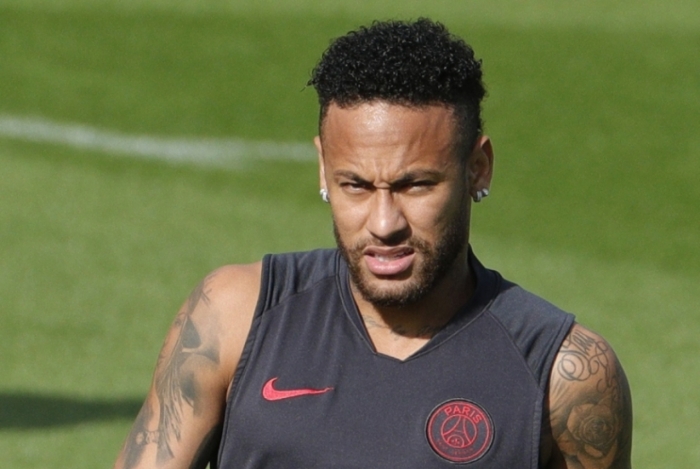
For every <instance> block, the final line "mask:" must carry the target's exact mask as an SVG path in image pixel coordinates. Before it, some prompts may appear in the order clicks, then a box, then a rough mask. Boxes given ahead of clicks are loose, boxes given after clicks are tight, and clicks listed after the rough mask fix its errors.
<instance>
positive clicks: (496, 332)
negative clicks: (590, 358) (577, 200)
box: [218, 250, 574, 469]
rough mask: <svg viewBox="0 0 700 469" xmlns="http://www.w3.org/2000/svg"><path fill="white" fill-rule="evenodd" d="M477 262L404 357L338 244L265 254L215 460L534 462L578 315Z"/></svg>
mask: <svg viewBox="0 0 700 469" xmlns="http://www.w3.org/2000/svg"><path fill="white" fill-rule="evenodd" d="M470 262H471V265H472V268H473V271H474V272H475V273H476V278H477V286H476V291H475V293H474V295H473V296H472V298H471V300H470V302H469V303H468V304H467V305H465V306H464V307H463V308H462V309H461V310H460V312H459V313H458V314H456V315H455V317H454V318H453V319H452V320H451V321H450V322H449V323H448V324H447V325H446V326H445V328H444V329H443V330H441V331H440V332H439V333H438V334H436V335H435V336H434V337H433V338H432V339H431V340H430V341H429V342H428V343H427V344H425V346H424V347H423V348H421V349H420V350H419V351H417V352H416V353H415V354H413V355H412V356H410V357H409V358H408V359H406V360H404V361H401V360H397V359H395V358H392V357H389V356H386V355H382V354H379V353H377V352H376V351H375V350H374V348H373V345H372V343H371V341H370V339H369V336H368V335H367V332H366V330H365V328H364V326H363V323H362V320H361V318H360V315H359V312H358V310H357V307H356V305H355V303H354V301H353V298H352V295H351V292H350V284H349V276H348V269H347V265H346V264H345V261H344V260H343V259H342V257H341V256H340V254H339V253H338V251H337V250H317V251H311V252H304V253H294V254H283V255H268V256H266V257H265V259H264V260H263V270H262V283H261V288H260V297H259V300H258V305H257V309H256V312H255V317H254V319H253V324H252V328H251V331H250V334H249V336H248V339H247V342H246V344H245V347H244V350H243V354H242V357H241V360H240V363H239V365H238V369H237V370H236V374H235V377H234V385H233V389H232V390H231V393H230V395H229V399H228V402H227V407H226V416H225V422H224V428H223V435H222V439H221V443H220V448H219V457H218V467H219V468H220V469H252V468H266V469H281V468H285V469H312V468H319V469H327V468H347V469H350V468H354V469H411V468H415V469H430V468H448V467H454V466H461V467H465V468H469V469H472V468H474V469H477V468H478V469H482V468H490V469H521V468H522V469H525V468H528V469H536V468H537V466H538V456H539V446H540V427H541V419H542V404H543V398H544V395H545V392H546V387H547V382H548V375H549V370H550V368H551V366H552V362H553V360H554V357H555V355H556V353H557V351H558V349H559V347H560V345H561V342H562V340H563V339H564V337H565V335H566V333H567V332H568V330H569V329H570V327H571V325H572V323H573V320H574V319H573V316H572V315H570V314H568V313H565V312H563V311H561V310H559V309H557V308H556V307H554V306H552V305H551V304H549V303H547V302H546V301H544V300H542V299H540V298H538V297H536V296H534V295H532V294H530V293H528V292H526V291H524V290H523V289H522V288H520V287H518V286H517V285H515V284H513V283H510V282H508V281H506V280H504V279H503V278H502V277H501V276H500V275H499V274H498V273H497V272H495V271H491V270H487V269H485V268H484V267H483V266H482V265H481V264H480V263H479V262H478V261H477V260H476V258H475V257H474V256H473V255H471V254H470Z"/></svg>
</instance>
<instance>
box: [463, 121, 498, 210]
mask: <svg viewBox="0 0 700 469" xmlns="http://www.w3.org/2000/svg"><path fill="white" fill-rule="evenodd" d="M467 174H468V176H467V177H468V178H469V180H468V181H467V182H468V184H469V191H470V194H471V195H472V197H475V196H476V193H477V191H480V190H483V189H486V190H489V189H490V187H491V177H492V176H493V145H492V144H491V139H490V138H489V137H488V136H487V135H480V136H479V137H478V138H477V139H476V142H475V143H474V147H473V148H472V153H471V155H469V162H468V172H467Z"/></svg>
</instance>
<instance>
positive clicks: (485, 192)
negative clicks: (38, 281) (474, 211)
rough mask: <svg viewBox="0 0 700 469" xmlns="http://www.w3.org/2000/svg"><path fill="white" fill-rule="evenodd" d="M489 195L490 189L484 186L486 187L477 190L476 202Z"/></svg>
mask: <svg viewBox="0 0 700 469" xmlns="http://www.w3.org/2000/svg"><path fill="white" fill-rule="evenodd" d="M488 195H489V190H488V189H486V188H484V189H479V190H478V191H476V196H475V197H474V202H477V203H478V202H481V201H482V200H483V199H484V198H485V197H488Z"/></svg>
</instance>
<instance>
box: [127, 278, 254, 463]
mask: <svg viewBox="0 0 700 469" xmlns="http://www.w3.org/2000/svg"><path fill="white" fill-rule="evenodd" d="M259 284H260V264H254V265H250V266H229V267H224V268H222V269H219V270H217V271H215V272H213V273H212V274H210V275H209V276H207V277H206V278H205V279H204V280H203V281H202V283H201V284H200V285H199V286H197V288H195V290H194V291H193V292H192V294H191V295H190V297H189V298H188V299H187V301H186V302H185V304H184V305H183V306H182V308H181V309H180V311H179V312H178V314H177V317H176V318H175V321H174V322H173V324H172V326H171V328H170V331H169V332H168V335H167V337H166V339H165V343H164V345H163V348H162V350H161V352H160V355H159V357H158V362H157V365H156V370H155V373H154V376H153V381H152V384H151V388H150V390H149V392H148V395H147V397H146V401H145V402H144V404H143V407H142V408H141V411H140V412H139V414H138V416H137V418H136V421H135V422H134V425H133V427H132V429H131V432H130V433H129V436H128V437H127V439H126V442H125V443H124V446H123V448H122V450H121V453H120V455H119V458H118V459H117V462H116V463H115V466H114V467H115V469H143V468H167V469H175V468H178V469H179V468H183V469H185V468H186V469H198V468H204V467H206V465H207V463H208V462H209V461H210V459H211V458H212V457H213V456H215V455H214V454H213V453H214V452H215V450H216V448H217V447H218V440H219V437H220V432H221V426H222V420H223V411H224V407H225V404H226V395H227V392H228V387H229V385H230V383H231V379H232V376H233V373H234V371H235V368H236V366H237V364H238V359H239V358H240V354H241V351H242V349H243V346H244V343H245V340H246V337H247V333H248V330H249V329H250V323H251V318H252V315H253V312H254V309H255V303H256V301H257V296H258V289H259Z"/></svg>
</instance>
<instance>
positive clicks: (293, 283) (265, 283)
mask: <svg viewBox="0 0 700 469" xmlns="http://www.w3.org/2000/svg"><path fill="white" fill-rule="evenodd" d="M338 260H339V254H338V250H337V249H315V250H311V251H296V252H284V253H275V254H267V255H265V256H264V257H263V258H262V259H261V260H260V261H257V262H254V263H251V264H228V265H224V266H222V267H219V268H218V269H216V270H214V271H212V272H211V273H210V274H209V275H207V277H206V278H205V279H204V281H203V284H204V285H205V286H206V291H207V292H208V297H209V299H210V300H211V301H212V303H215V304H217V305H218V306H219V307H220V308H221V309H223V310H226V311H232V312H235V311H237V312H238V313H237V314H240V312H241V310H245V311H251V312H252V309H255V304H256V303H257V301H258V298H259V296H260V290H261V289H270V288H274V289H277V290H280V289H281V290H290V289H291V290H296V291H298V290H299V289H300V288H303V286H304V285H308V284H311V283H314V282H317V281H318V280H320V279H322V278H325V277H328V276H330V275H334V274H335V273H336V272H337V269H338Z"/></svg>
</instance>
